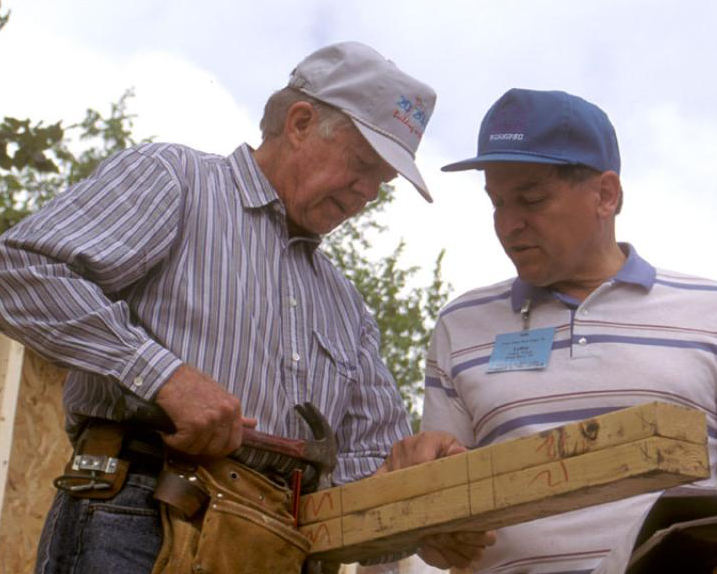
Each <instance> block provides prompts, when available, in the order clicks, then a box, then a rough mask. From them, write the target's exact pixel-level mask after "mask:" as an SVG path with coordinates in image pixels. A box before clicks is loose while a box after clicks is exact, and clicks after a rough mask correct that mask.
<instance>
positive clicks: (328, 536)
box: [299, 403, 709, 562]
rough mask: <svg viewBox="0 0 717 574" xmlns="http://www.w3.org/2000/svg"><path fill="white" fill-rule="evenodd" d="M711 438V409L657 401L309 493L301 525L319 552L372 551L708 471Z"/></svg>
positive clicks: (350, 555)
mask: <svg viewBox="0 0 717 574" xmlns="http://www.w3.org/2000/svg"><path fill="white" fill-rule="evenodd" d="M706 441H707V433H706V421H705V417H704V414H703V413H701V412H698V411H695V410H692V409H685V408H683V407H678V406H675V405H668V404H662V403H650V404H648V405H643V406H639V407H633V408H630V409H624V410H621V411H615V412H613V413H610V414H606V415H603V416H601V417H596V418H593V419H590V420H587V421H582V422H579V423H572V424H568V425H564V426H562V427H559V428H556V429H552V430H549V431H545V432H542V433H538V434H535V435H531V436H527V437H523V438H520V439H517V440H512V441H506V442H504V443H499V444H496V445H492V446H489V447H485V448H482V449H476V450H473V451H470V452H467V453H464V454H460V455H456V456H453V457H450V458H447V459H441V460H438V461H433V462H430V463H426V464H422V465H418V466H415V467H411V468H407V469H403V470H400V471H396V472H393V473H389V474H385V475H380V476H376V477H371V478H368V479H365V480H362V481H358V482H355V483H352V484H348V485H345V486H342V487H337V488H333V489H328V490H325V491H322V492H318V493H315V494H312V495H308V496H305V497H304V498H303V500H302V504H301V514H300V521H299V524H300V529H301V530H302V532H304V533H305V534H306V535H307V536H309V538H310V539H311V540H312V542H313V546H312V550H311V552H312V554H314V555H316V556H317V557H319V558H323V559H327V560H334V561H343V562H352V561H356V560H363V559H366V558H370V557H371V556H376V555H381V554H385V553H387V552H389V551H390V552H395V551H396V550H399V549H409V548H412V547H414V546H415V545H416V543H417V540H418V539H419V538H420V537H421V536H425V535H426V534H428V533H433V532H439V531H442V530H452V529H456V528H458V527H462V526H463V527H465V526H470V527H471V528H474V527H479V528H484V529H494V528H499V527H502V526H507V525H509V524H515V523H518V522H523V521H527V520H532V519H535V518H539V517H543V516H549V515H552V514H557V513H560V512H565V511H568V510H574V509H578V508H583V507H585V506H589V505H593V504H598V503H602V502H607V501H610V500H616V499H619V498H625V497H627V496H633V495H635V494H639V493H643V492H649V491H654V490H661V489H664V488H668V487H671V486H675V485H677V484H682V483H685V482H692V481H695V480H700V479H703V478H707V477H708V476H709V461H708V456H707V448H706Z"/></svg>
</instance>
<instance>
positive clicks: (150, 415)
mask: <svg viewBox="0 0 717 574" xmlns="http://www.w3.org/2000/svg"><path fill="white" fill-rule="evenodd" d="M294 408H295V409H296V410H297V412H298V413H299V415H301V418H303V419H304V421H305V422H306V423H307V424H308V425H309V428H310V429H311V432H312V434H313V436H314V438H313V439H309V440H301V439H293V438H285V437H280V436H276V435H270V434H266V433H263V432H259V431H257V430H254V429H253V428H247V427H245V428H244V429H243V430H242V447H249V448H253V449H257V450H262V451H265V452H271V453H275V454H281V455H284V456H289V457H291V458H295V459H297V460H300V461H302V462H305V463H307V464H309V465H310V466H311V467H312V468H313V469H314V473H315V478H314V481H312V486H316V483H318V486H320V487H326V486H330V477H331V473H332V472H333V470H334V467H335V466H336V452H337V449H336V438H335V436H334V432H333V430H331V426H330V425H329V421H327V420H326V417H324V415H322V414H321V411H319V409H317V408H316V407H315V406H314V405H313V404H312V403H310V402H306V403H303V404H300V405H295V406H294ZM113 415H114V417H113V418H115V419H117V420H120V421H122V422H132V423H138V424H140V425H143V426H146V427H147V428H150V429H153V430H156V431H161V432H165V433H173V432H175V431H176V430H177V429H176V427H175V426H174V423H173V422H172V419H170V418H169V416H168V415H167V413H165V412H164V410H163V409H162V407H160V406H159V405H158V404H156V403H152V402H149V401H146V400H144V399H141V398H139V397H137V396H135V395H131V394H129V393H126V392H125V393H123V395H122V398H121V399H120V400H119V401H118V402H117V404H116V405H115V408H114V411H113ZM240 453H241V448H240V449H239V450H237V451H235V452H233V453H231V454H230V455H229V458H238V457H239V456H240Z"/></svg>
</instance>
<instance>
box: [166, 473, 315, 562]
mask: <svg viewBox="0 0 717 574" xmlns="http://www.w3.org/2000/svg"><path fill="white" fill-rule="evenodd" d="M182 482H183V483H184V486H185V487H186V495H184V494H181V493H179V491H180V490H181V484H182ZM178 486H179V489H178V488H177V487H178ZM198 490H199V491H201V492H203V493H204V496H205V500H204V501H203V500H201V499H202V496H201V495H200V494H199V493H198ZM291 496H292V493H291V491H290V490H289V489H288V488H286V487H282V486H279V485H277V484H276V483H274V482H272V481H271V480H269V479H268V478H266V477H264V476H263V475H261V474H259V473H257V472H255V471H253V470H251V469H249V468H247V467H246V466H244V465H242V464H240V463H238V462H235V461H232V460H230V459H222V460H218V461H212V462H209V463H206V464H202V465H200V466H198V467H197V468H196V470H194V472H191V471H190V472H188V471H187V468H186V467H184V466H175V465H173V464H172V463H171V462H168V463H167V464H166V465H165V470H164V471H163V473H162V474H161V475H160V477H159V481H158V485H157V490H156V492H155V498H157V499H159V500H160V501H162V526H163V532H164V540H163V543H162V548H161V550H160V553H159V556H158V557H157V561H156V562H155V565H154V569H153V570H152V574H197V573H205V574H206V573H212V574H233V573H242V574H271V573H274V572H276V573H281V574H286V573H292V572H295V573H296V574H299V573H300V572H301V567H302V564H303V562H304V559H305V558H306V555H307V553H308V551H309V547H310V542H309V540H308V538H306V537H305V536H304V535H303V534H301V533H300V532H299V531H298V530H296V528H295V527H294V520H293V517H292V515H291Z"/></svg>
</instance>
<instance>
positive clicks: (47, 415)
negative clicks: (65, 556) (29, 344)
mask: <svg viewBox="0 0 717 574" xmlns="http://www.w3.org/2000/svg"><path fill="white" fill-rule="evenodd" d="M64 378H65V371H64V370H62V369H60V368H58V367H55V366H53V365H50V364H49V363H47V362H45V361H44V360H43V359H41V358H40V357H39V356H37V355H36V354H34V353H32V352H31V351H30V350H28V349H26V350H25V360H24V362H23V369H22V380H21V384H20V393H19V396H18V401H17V407H16V410H15V422H14V431H13V443H12V450H11V452H10V467H9V470H8V482H7V485H6V489H5V499H4V503H3V507H2V520H1V521H0V556H2V560H0V574H26V573H27V574H29V573H30V572H32V569H33V567H34V563H35V552H36V549H37V541H38V538H39V536H40V531H41V530H42V525H43V522H44V520H45V515H46V513H47V511H48V509H49V507H50V503H51V501H52V497H53V496H54V492H55V489H54V488H53V486H52V479H53V478H55V477H56V476H57V475H58V474H60V471H61V470H62V468H63V466H64V464H65V462H66V461H67V459H68V458H69V456H70V453H71V448H70V444H69V441H68V440H67V436H66V435H65V433H64V417H63V412H62V399H61V392H62V382H63V381H64Z"/></svg>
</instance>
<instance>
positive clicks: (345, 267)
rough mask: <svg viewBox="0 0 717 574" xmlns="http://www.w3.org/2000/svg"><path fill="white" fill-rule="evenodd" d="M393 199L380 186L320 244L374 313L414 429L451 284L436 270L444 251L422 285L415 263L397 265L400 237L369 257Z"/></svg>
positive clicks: (386, 358)
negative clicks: (390, 247) (382, 252)
mask: <svg viewBox="0 0 717 574" xmlns="http://www.w3.org/2000/svg"><path fill="white" fill-rule="evenodd" d="M393 199H394V194H393V189H392V188H391V187H390V186H384V187H383V188H382V189H381V191H380V193H379V197H378V199H377V200H376V201H375V202H374V203H372V204H370V205H369V206H368V207H367V208H366V209H365V210H364V211H363V212H362V213H361V214H360V215H359V216H358V217H356V218H354V219H351V220H349V221H346V222H345V223H343V224H342V225H341V226H340V227H339V228H338V229H336V230H335V231H333V232H332V233H331V234H329V235H328V236H327V237H326V239H325V240H324V242H323V243H322V249H323V250H324V251H326V252H327V254H328V255H329V256H330V257H331V258H332V259H333V261H334V262H335V263H336V265H337V267H339V268H340V269H341V270H342V271H343V272H344V274H345V275H346V276H347V277H348V278H349V279H351V281H352V282H353V283H354V285H356V287H357V288H358V290H359V292H360V293H361V295H363V297H364V299H365V301H366V305H367V306H368V308H369V309H370V310H371V311H372V313H373V315H374V317H375V318H376V322H377V323H378V328H379V331H380V332H381V354H382V356H383V359H384V361H385V362H386V365H387V366H388V369H389V371H391V374H393V376H394V378H395V379H396V384H397V385H398V388H399V390H400V391H401V396H402V397H403V400H404V403H405V405H406V408H407V409H408V411H409V412H410V413H411V419H412V424H413V427H414V430H416V429H417V427H418V424H419V423H420V414H419V413H420V404H421V401H420V397H421V395H422V393H423V372H424V367H425V362H424V356H425V351H426V348H427V347H428V342H429V339H430V335H431V331H432V329H433V325H434V324H435V321H436V318H437V317H438V312H439V311H440V309H441V307H443V305H445V303H446V301H447V299H448V295H449V293H450V289H451V287H450V284H448V283H446V282H445V281H444V280H443V278H442V275H441V263H442V261H443V256H444V254H445V250H442V251H441V252H440V253H439V255H438V257H437V259H436V261H435V264H434V268H433V276H432V280H431V282H430V284H429V285H427V286H422V287H416V286H413V285H414V284H415V281H414V279H415V276H416V274H417V273H418V272H419V268H418V267H417V266H411V267H403V266H402V265H401V257H402V254H403V250H404V246H405V244H404V242H403V240H401V241H399V243H398V245H396V247H394V248H393V250H392V251H391V252H390V253H389V254H388V255H383V256H380V257H372V256H371V255H372V241H371V240H372V239H374V240H375V239H377V238H380V237H381V235H382V234H383V233H384V232H385V231H386V226H385V225H384V224H383V223H381V219H380V216H381V214H383V213H384V212H385V210H386V208H387V207H388V206H389V205H390V204H391V203H392V202H393ZM374 242H375V241H374Z"/></svg>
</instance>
